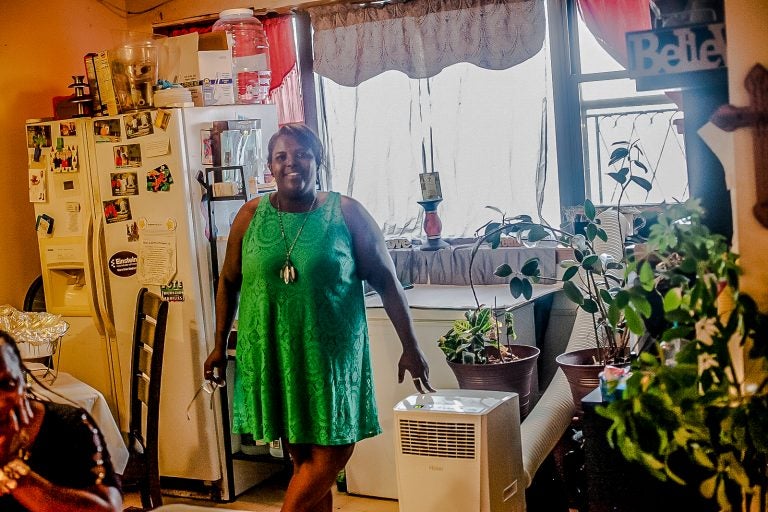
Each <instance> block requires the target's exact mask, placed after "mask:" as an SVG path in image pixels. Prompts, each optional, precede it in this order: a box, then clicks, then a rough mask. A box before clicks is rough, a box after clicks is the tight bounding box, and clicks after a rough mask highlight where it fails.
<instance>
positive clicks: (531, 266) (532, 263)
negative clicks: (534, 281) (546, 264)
mask: <svg viewBox="0 0 768 512" xmlns="http://www.w3.org/2000/svg"><path fill="white" fill-rule="evenodd" d="M538 270H539V258H530V259H529V260H528V261H526V262H525V263H524V264H523V268H521V269H520V273H521V274H523V275H524V276H533V275H536V272H537V271H538Z"/></svg>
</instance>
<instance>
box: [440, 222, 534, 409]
mask: <svg viewBox="0 0 768 512" xmlns="http://www.w3.org/2000/svg"><path fill="white" fill-rule="evenodd" d="M484 240H485V237H484V236H481V237H479V238H478V239H477V240H476V241H475V244H474V246H473V247H472V251H471V253H470V259H469V283H470V288H471V289H472V294H473V296H474V298H475V304H476V307H475V308H474V309H471V310H469V311H467V312H465V314H464V318H463V319H460V320H456V321H454V323H453V326H452V327H451V328H450V329H449V330H448V332H447V333H445V334H444V335H443V336H441V337H440V339H438V341H437V343H438V346H439V347H440V348H441V349H442V351H443V353H444V354H445V357H446V361H447V362H448V366H450V368H451V370H453V373H454V375H455V376H456V380H457V381H458V383H459V387H460V388H462V389H487V390H493V391H513V392H516V393H517V394H518V398H519V405H520V418H521V419H522V418H525V416H527V415H528V412H529V410H530V407H531V379H532V378H533V370H534V368H535V367H536V360H537V358H538V356H539V352H540V350H539V349H538V348H537V347H535V346H530V345H519V344H512V343H511V340H515V339H517V334H516V332H515V327H514V315H513V313H512V312H511V311H510V310H505V311H503V312H502V313H501V314H499V315H498V316H497V311H498V308H490V307H486V306H485V305H484V304H480V301H479V300H478V298H477V293H476V291H475V284H474V281H473V280H472V268H473V263H474V261H475V255H476V254H477V251H478V249H479V248H480V246H481V245H482V244H483V242H484ZM502 331H503V334H504V338H505V343H501V338H502Z"/></svg>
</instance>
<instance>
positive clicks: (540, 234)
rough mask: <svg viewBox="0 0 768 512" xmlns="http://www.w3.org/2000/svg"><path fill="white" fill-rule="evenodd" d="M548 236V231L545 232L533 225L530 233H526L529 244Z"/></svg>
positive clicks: (541, 227)
mask: <svg viewBox="0 0 768 512" xmlns="http://www.w3.org/2000/svg"><path fill="white" fill-rule="evenodd" d="M548 236H549V231H547V230H546V229H545V228H544V227H543V226H540V225H538V224H537V225H535V226H533V227H532V228H531V229H530V231H528V241H529V242H538V241H539V240H544V239H545V238H547V237H548Z"/></svg>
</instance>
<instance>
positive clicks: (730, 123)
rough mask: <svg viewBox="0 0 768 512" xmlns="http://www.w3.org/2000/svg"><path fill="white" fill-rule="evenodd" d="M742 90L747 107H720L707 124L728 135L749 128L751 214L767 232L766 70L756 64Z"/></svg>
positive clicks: (767, 117) (767, 149)
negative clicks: (752, 188)
mask: <svg viewBox="0 0 768 512" xmlns="http://www.w3.org/2000/svg"><path fill="white" fill-rule="evenodd" d="M744 88H745V89H746V90H747V92H748V93H749V98H750V106H748V107H734V106H733V105H723V106H721V107H719V108H718V109H717V110H716V111H715V113H714V114H712V117H711V121H712V122H713V123H714V124H715V126H717V127H718V128H720V129H722V130H725V131H728V132H732V131H734V130H736V129H737V128H743V127H747V126H751V127H753V129H754V133H753V144H754V155H755V188H756V192H757V202H756V203H755V206H754V207H753V208H752V213H754V215H755V217H756V218H757V220H758V221H760V224H762V225H763V226H764V227H766V228H768V70H766V69H765V68H764V67H763V66H762V65H761V64H756V65H755V66H754V67H753V68H752V69H751V70H750V72H749V74H747V78H745V79H744Z"/></svg>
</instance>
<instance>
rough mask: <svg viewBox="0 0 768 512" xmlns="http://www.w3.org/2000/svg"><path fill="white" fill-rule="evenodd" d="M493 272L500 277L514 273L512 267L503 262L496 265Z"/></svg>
mask: <svg viewBox="0 0 768 512" xmlns="http://www.w3.org/2000/svg"><path fill="white" fill-rule="evenodd" d="M493 273H494V274H495V275H497V276H499V277H507V276H509V275H511V274H512V267H510V266H509V265H507V264H506V263H502V264H501V265H499V266H498V267H496V270H494V271H493Z"/></svg>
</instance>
